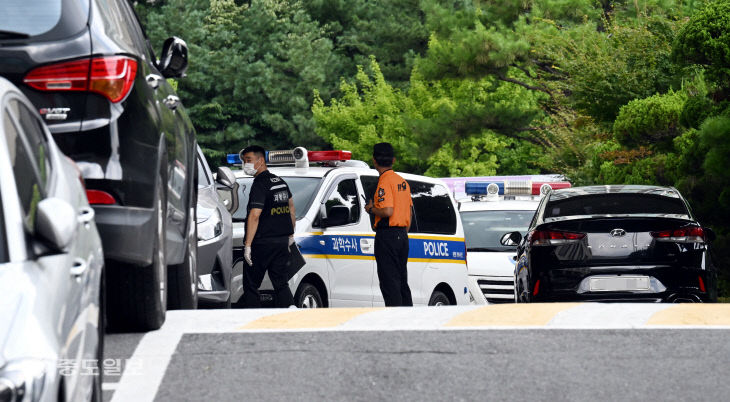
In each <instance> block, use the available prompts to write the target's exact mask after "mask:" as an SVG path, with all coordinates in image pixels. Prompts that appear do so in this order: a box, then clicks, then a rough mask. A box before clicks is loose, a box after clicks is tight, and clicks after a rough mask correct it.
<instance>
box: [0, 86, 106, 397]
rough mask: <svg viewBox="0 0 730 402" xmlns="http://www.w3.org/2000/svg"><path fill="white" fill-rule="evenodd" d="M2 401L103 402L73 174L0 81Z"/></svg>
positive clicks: (87, 239) (90, 277)
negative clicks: (94, 401)
mask: <svg viewBox="0 0 730 402" xmlns="http://www.w3.org/2000/svg"><path fill="white" fill-rule="evenodd" d="M0 120H1V123H0V205H1V206H0V400H2V401H6V400H11V401H16V400H22V401H84V400H101V377H100V375H99V366H100V365H101V364H100V362H101V361H102V353H103V334H104V325H103V323H104V320H103V311H104V309H103V278H102V277H103V266H104V258H103V254H102V248H101V240H100V238H99V234H98V232H97V230H96V225H95V223H94V210H93V209H91V208H90V207H89V204H88V202H87V198H86V194H85V191H84V187H83V184H82V182H81V179H80V174H79V171H78V170H77V169H76V166H75V165H74V164H73V162H71V160H70V159H68V158H66V156H64V155H63V154H62V153H61V152H60V151H59V150H58V148H57V147H56V144H55V143H54V141H53V139H52V137H51V135H50V134H49V132H48V130H47V128H46V126H45V125H44V123H43V122H42V121H41V119H40V116H39V115H38V113H37V112H35V109H34V108H33V106H32V105H31V104H30V102H29V101H28V100H27V99H26V97H25V96H24V95H22V94H21V92H20V91H19V90H18V89H17V88H16V87H15V86H13V85H12V84H11V83H10V82H8V81H7V80H5V79H3V78H0Z"/></svg>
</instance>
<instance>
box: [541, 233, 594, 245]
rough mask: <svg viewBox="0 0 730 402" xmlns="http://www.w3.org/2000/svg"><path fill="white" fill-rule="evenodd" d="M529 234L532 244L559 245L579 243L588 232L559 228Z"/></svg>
mask: <svg viewBox="0 0 730 402" xmlns="http://www.w3.org/2000/svg"><path fill="white" fill-rule="evenodd" d="M529 236H530V245H531V246H558V245H563V244H569V243H577V242H579V241H580V240H581V239H582V238H584V237H586V234H585V233H574V232H563V231H557V230H535V231H533V232H532V233H531V234H530V235H529Z"/></svg>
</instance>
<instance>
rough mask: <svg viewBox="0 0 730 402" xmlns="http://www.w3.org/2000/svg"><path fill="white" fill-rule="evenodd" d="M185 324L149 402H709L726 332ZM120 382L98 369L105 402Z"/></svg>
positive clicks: (115, 347) (120, 343)
mask: <svg viewBox="0 0 730 402" xmlns="http://www.w3.org/2000/svg"><path fill="white" fill-rule="evenodd" d="M197 314H205V313H200V312H198V313H197ZM191 328H193V329H192V331H190V330H188V331H184V333H182V335H181V336H180V337H179V338H171V340H170V342H174V343H175V344H176V345H177V346H176V347H175V348H174V352H173V353H172V354H171V356H170V358H169V363H167V365H166V367H165V370H164V376H162V379H161V381H160V382H159V386H158V387H157V390H156V395H155V400H159V401H181V400H190V401H207V400H211V401H240V400H322V399H324V400H363V401H365V400H386V399H387V400H393V399H396V398H397V399H402V400H477V399H479V400H637V401H638V400H708V401H709V400H713V401H716V400H727V395H728V394H730V382H728V381H727V370H728V366H729V365H730V342H728V339H730V338H729V335H730V329H728V328H713V329H704V328H696V327H688V328H686V329H676V328H667V329H662V328H650V329H649V328H635V329H590V330H585V329H547V328H545V329H541V328H529V329H495V328H485V329H479V330H427V331H422V330H395V331H393V330H385V331H381V330H372V331H356V330H354V331H339V330H336V329H335V330H324V331H319V330H318V331H296V330H295V331H283V332H280V331H272V332H239V333H235V332H223V333H214V332H206V333H195V332H194V331H195V330H194V328H195V325H194V324H191ZM156 336H157V337H158V338H159V339H162V340H164V339H165V338H164V333H163V332H160V333H159V334H157V335H156ZM141 339H142V335H141V334H112V335H109V336H108V337H107V338H106V350H105V357H106V358H115V359H129V358H130V357H131V356H132V354H133V353H134V352H135V347H136V345H137V344H138V343H139V342H140V340H141ZM171 350H172V349H171ZM119 378H120V377H119V376H106V378H105V380H104V381H105V382H106V384H105V389H106V390H107V391H105V393H104V397H105V398H104V399H105V400H110V399H111V397H112V394H113V392H114V389H115V388H116V386H115V385H114V382H116V381H118V380H119Z"/></svg>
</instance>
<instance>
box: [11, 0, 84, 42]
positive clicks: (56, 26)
mask: <svg viewBox="0 0 730 402" xmlns="http://www.w3.org/2000/svg"><path fill="white" fill-rule="evenodd" d="M88 17H89V0H35V1H28V0H2V1H0V40H3V39H22V38H23V36H25V35H27V36H30V37H39V38H38V39H43V40H54V39H64V38H67V37H69V36H71V35H73V34H75V33H77V32H79V31H80V30H81V29H83V28H84V26H86V23H87V21H88ZM16 34H19V35H16Z"/></svg>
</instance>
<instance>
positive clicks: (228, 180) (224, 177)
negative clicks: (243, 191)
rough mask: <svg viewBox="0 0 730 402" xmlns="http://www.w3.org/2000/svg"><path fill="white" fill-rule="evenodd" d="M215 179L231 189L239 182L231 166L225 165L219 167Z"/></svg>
mask: <svg viewBox="0 0 730 402" xmlns="http://www.w3.org/2000/svg"><path fill="white" fill-rule="evenodd" d="M215 181H216V182H217V183H219V184H222V185H224V186H226V187H228V188H231V189H232V188H233V187H234V186H235V185H236V184H238V183H237V182H236V176H235V175H234V174H233V171H232V170H231V168H229V167H225V166H221V167H219V168H218V171H217V172H216V174H215Z"/></svg>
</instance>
